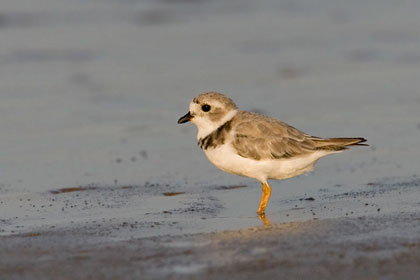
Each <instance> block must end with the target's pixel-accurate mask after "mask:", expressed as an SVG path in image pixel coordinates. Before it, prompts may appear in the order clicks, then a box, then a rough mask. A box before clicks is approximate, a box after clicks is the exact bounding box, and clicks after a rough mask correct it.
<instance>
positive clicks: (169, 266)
mask: <svg viewBox="0 0 420 280" xmlns="http://www.w3.org/2000/svg"><path fill="white" fill-rule="evenodd" d="M388 181H390V179H388ZM419 186H420V180H419V179H418V178H415V177H413V178H411V179H410V180H409V181H400V180H394V181H393V182H392V183H388V184H386V183H384V182H376V183H370V184H369V185H367V186H365V189H366V190H365V191H360V192H343V193H341V194H336V195H332V196H331V195H322V196H318V197H316V198H312V197H310V198H301V199H299V200H295V201H287V202H284V204H286V205H285V207H286V208H287V209H284V210H282V211H279V212H276V213H272V212H271V213H270V211H269V213H268V215H267V217H266V218H267V220H265V221H259V220H258V219H257V216H256V215H254V216H252V217H222V216H221V215H220V213H223V207H222V206H221V203H220V197H223V196H225V195H226V192H240V191H241V189H244V188H246V186H232V187H227V186H220V187H215V188H212V191H209V192H208V193H204V194H201V198H200V199H198V201H200V202H197V196H196V195H194V194H186V193H183V192H166V193H159V192H158V193H150V194H149V195H150V197H149V198H148V199H151V200H152V201H154V203H157V204H159V205H165V206H166V207H156V209H159V210H158V211H157V212H153V213H143V214H142V215H141V214H140V213H141V210H140V209H139V210H138V211H136V212H135V213H132V212H130V209H131V210H132V206H130V200H131V199H132V197H133V196H134V197H136V194H135V193H133V191H134V192H136V191H135V189H138V190H137V191H138V192H141V193H142V194H144V193H145V191H144V187H128V186H127V187H125V188H121V189H117V188H113V189H106V190H101V189H100V188H99V187H95V188H93V187H91V188H85V189H83V190H81V189H78V190H64V191H61V192H59V191H54V192H50V193H44V194H43V196H44V197H45V199H46V200H48V199H50V201H51V204H52V206H49V207H53V208H60V207H63V208H64V209H65V210H62V212H65V213H67V214H60V213H56V214H55V217H56V220H55V224H54V225H52V226H51V224H52V223H53V222H52V221H51V220H50V219H49V218H48V216H47V215H43V217H44V219H45V221H43V220H42V219H38V220H37V222H38V224H37V225H36V226H35V225H28V224H25V223H22V222H20V223H19V222H18V221H16V220H19V219H20V218H16V220H14V219H13V218H11V219H9V220H7V219H6V220H2V228H6V229H9V230H10V229H12V228H13V229H15V227H14V225H16V224H20V225H22V224H23V225H24V226H22V227H28V226H31V227H32V228H33V229H36V230H33V231H28V232H25V233H17V234H14V230H11V231H10V232H7V230H6V231H4V230H3V234H2V236H0V259H1V262H0V273H1V275H2V279H75V278H77V279H116V278H118V279H138V278H139V277H140V278H141V279H249V278H257V277H269V278H273V277H281V278H283V277H284V278H287V279H302V278H306V277H315V278H323V279H325V278H328V279H354V278H357V279H397V278H398V279H401V278H402V279H404V278H410V277H413V276H414V275H417V274H418V273H419V272H420V266H419V264H420V253H419V252H420V250H419V249H420V214H419V211H418V209H419V202H418V197H419V196H420V188H419ZM149 188H150V187H149ZM98 189H99V190H98ZM77 192H80V193H82V192H84V193H85V195H84V199H87V200H88V201H92V200H94V201H101V202H103V203H98V205H92V204H90V203H85V202H84V203H80V204H81V205H80V204H78V202H77V201H78V199H77V197H78V196H77V195H75V194H74V193H77ZM108 192H109V193H108ZM125 192H129V193H127V194H126V193H125ZM60 196H62V197H60ZM155 196H156V197H155ZM177 196H178V197H181V196H186V197H185V198H184V199H180V198H177V199H176V202H177V203H178V204H176V203H175V204H176V205H174V206H176V207H175V208H170V207H169V208H168V205H171V203H168V201H170V200H175V198H176V197H177ZM206 197H207V198H206ZM108 199H110V201H109V200H108ZM19 200H20V199H19ZM85 201H86V200H85ZM116 201H118V204H117V205H115V204H114V205H112V204H110V202H116ZM181 201H182V203H180V202H181ZM7 203H10V200H4V199H2V200H1V204H6V207H7V208H9V206H10V205H12V204H13V203H10V205H7ZM21 204H28V203H27V202H25V203H21ZM31 204H32V205H35V207H34V208H35V209H34V210H36V211H37V212H39V211H40V210H41V209H43V208H44V207H43V205H44V204H43V205H39V204H36V202H32V203H30V205H31ZM95 204H96V203H95ZM63 205H66V206H63ZM28 207H32V206H28ZM47 207H48V206H47ZM24 208H25V207H24ZM78 208H82V209H81V210H76V209H78ZM95 208H97V209H95ZM108 208H112V210H113V211H112V213H111V212H106V209H108ZM149 208H150V207H149ZM87 209H89V210H87ZM164 209H165V210H164ZM71 211H82V212H83V213H84V214H83V215H81V214H80V217H79V218H78V219H77V218H75V217H77V216H79V215H75V214H74V213H73V214H70V212H71ZM12 212H13V213H16V211H12ZM33 212H35V211H33ZM44 213H45V212H44ZM98 213H101V214H98ZM86 214H89V215H88V216H87V215H86ZM66 215H67V216H68V217H71V220H68V219H66V218H65V216H66ZM59 218H61V219H62V222H61V223H57V219H59ZM34 220H36V219H35V218H34V217H27V223H30V222H31V221H34ZM298 220H303V221H301V222H299V221H298ZM226 222H228V223H229V224H226ZM256 222H258V225H255V226H251V227H249V225H250V224H253V223H256ZM270 222H271V224H269V223H270ZM232 223H233V224H234V225H232ZM41 224H44V225H43V226H41ZM268 224H269V225H268ZM16 227H17V228H16V229H15V230H16V231H19V227H18V226H16ZM232 227H240V228H243V229H239V230H233V231H232V230H227V231H226V230H223V229H229V228H232ZM212 231H213V233H203V232H212ZM197 232H201V233H197Z"/></svg>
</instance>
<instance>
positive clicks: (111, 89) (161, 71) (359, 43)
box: [0, 0, 420, 239]
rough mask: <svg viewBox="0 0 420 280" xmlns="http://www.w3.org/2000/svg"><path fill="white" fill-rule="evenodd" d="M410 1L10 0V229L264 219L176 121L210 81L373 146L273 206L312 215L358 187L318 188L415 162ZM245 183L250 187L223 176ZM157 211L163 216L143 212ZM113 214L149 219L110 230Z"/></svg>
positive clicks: (1, 192) (417, 165)
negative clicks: (69, 190)
mask: <svg viewBox="0 0 420 280" xmlns="http://www.w3.org/2000/svg"><path fill="white" fill-rule="evenodd" d="M419 11H420V3H419V2H417V1H405V2H403V3H401V2H399V3H396V2H394V1H383V0H380V1H379V0H378V1H371V2H370V4H366V3H364V2H361V1H356V2H355V1H353V2H348V1H347V2H344V1H338V2H337V1H330V0H322V1H317V2H316V3H315V2H313V1H309V0H307V1H293V2H292V1H259V2H258V4H256V3H255V2H254V1H240V2H239V1H228V2H227V1H111V0H108V1H94V0H88V1H85V0H83V1H81V0H79V1H71V3H70V2H68V1H64V0H61V1H56V0H55V1H52V0H46V1H33V0H32V1H26V3H25V5H23V3H22V2H21V1H20V2H19V3H18V2H16V1H4V2H3V3H2V12H1V13H0V31H1V32H2V40H1V43H0V132H1V141H0V200H1V202H2V203H1V204H0V212H1V213H2V219H3V220H2V226H1V228H2V233H3V234H13V233H16V232H25V231H31V230H34V229H37V228H39V227H40V228H44V227H67V226H71V225H70V224H69V221H73V223H76V224H78V225H80V224H83V223H90V222H93V221H102V220H103V219H114V220H112V221H109V220H105V221H104V222H103V224H106V226H107V227H108V226H109V227H110V228H111V229H110V231H109V233H108V234H106V236H109V237H115V238H118V239H125V238H130V237H137V236H153V235H156V234H177V233H180V232H204V231H214V230H220V229H235V228H242V227H247V226H253V225H257V224H260V221H259V220H258V219H257V217H256V214H255V209H256V207H257V205H258V202H259V197H260V185H259V183H258V182H256V181H254V180H251V179H246V178H241V177H237V176H233V175H229V174H224V173H223V172H221V171H219V170H217V169H216V168H215V167H213V166H212V165H211V164H210V163H209V162H208V161H207V159H206V158H205V156H204V155H203V153H202V152H201V151H200V149H199V148H198V147H197V146H196V139H195V137H196V136H195V133H196V130H195V128H194V127H193V125H192V124H186V125H182V126H180V125H177V124H176V121H177V119H178V118H179V117H180V116H181V115H183V114H184V113H185V112H186V111H187V108H188V103H189V101H190V100H191V98H192V97H193V96H194V95H196V94H197V93H199V92H203V91H209V90H216V91H221V92H224V93H226V94H228V95H230V96H231V97H232V98H233V99H234V100H235V101H236V102H237V104H238V106H239V107H240V108H241V109H247V110H257V111H260V112H263V113H265V114H267V115H270V116H274V117H277V118H280V119H282V120H284V121H286V122H288V123H290V124H292V125H293V126H295V127H297V128H299V129H301V130H303V131H305V132H307V133H310V134H313V135H318V136H326V137H334V136H352V137H353V136H362V137H366V138H367V139H368V142H369V144H370V147H368V148H363V147H360V148H354V149H352V150H351V151H346V152H344V153H342V154H339V155H334V156H330V157H329V158H325V159H322V160H321V161H320V162H319V163H318V164H317V166H316V168H315V172H314V173H311V174H308V175H306V176H300V177H298V178H293V179H290V180H287V181H282V182H279V181H277V182H272V187H273V194H272V198H271V201H270V204H269V206H268V209H267V211H268V213H267V214H268V215H269V216H270V218H271V219H272V220H273V221H275V222H282V221H294V220H306V219H312V218H313V217H312V216H313V215H312V213H310V212H311V211H309V210H308V209H310V207H312V206H310V205H312V203H314V205H315V206H314V207H315V208H316V209H322V207H323V206H326V207H330V208H331V209H335V210H331V211H330V212H327V211H317V213H316V215H319V216H320V217H321V218H322V217H340V216H345V215H346V213H347V215H350V212H352V211H353V213H355V209H358V206H357V204H355V202H354V201H352V200H346V202H345V204H344V205H343V204H341V202H339V201H337V202H334V201H335V200H334V201H331V199H330V200H328V201H329V203H332V205H331V204H329V203H327V204H324V202H323V199H324V197H333V196H334V195H341V194H343V193H351V192H361V191H362V192H363V191H366V189H369V186H371V185H369V184H370V183H377V182H380V183H385V184H388V185H390V184H392V182H393V181H395V180H396V181H398V182H406V181H413V180H414V181H415V180H416V176H420V174H419V170H420V161H419V156H420V152H419V149H418V148H417V145H418V142H419V139H420V110H419V108H420V92H419V88H420V87H419V86H420V81H419V78H418V77H419V75H418V73H419V71H418V70H419V67H420V39H419V38H420V37H419V36H418V35H419V32H418V30H420V21H419V20H418V14H419ZM413 178H414V179H413ZM88 185H93V186H95V189H94V190H88V191H83V192H78V193H77V194H78V196H76V192H74V193H63V194H57V195H54V194H51V193H50V192H51V191H54V190H59V189H62V188H73V187H79V186H88ZM237 185H246V186H247V187H244V188H238V189H232V190H220V189H218V187H220V186H237ZM124 186H128V187H130V188H127V189H124V188H123V187H124ZM414 186H415V185H414ZM111 189H117V190H118V191H112V190H111ZM146 189H152V190H150V191H146ZM170 191H173V192H185V194H183V195H177V196H173V197H165V196H163V195H162V194H163V193H165V192H170ZM411 191H412V192H413V193H416V188H415V187H414V188H413V189H411V190H410V192H411ZM55 197H56V200H55V201H52V199H53V198H55ZM308 197H314V198H315V201H314V202H310V201H305V200H303V201H300V200H299V199H301V198H308ZM28 199H30V201H32V202H33V203H32V205H31V203H28V202H29V201H28ZM372 199H373V201H372V203H373V204H376V205H380V206H379V207H378V208H381V209H384V207H383V206H381V205H387V206H388V208H387V209H389V211H398V209H399V208H398V207H397V206H395V204H394V203H393V201H392V200H390V199H391V198H386V196H385V198H384V197H381V198H378V200H375V198H372ZM404 199H405V196H404ZM407 199H408V198H407ZM85 200H88V202H87V204H86V206H83V205H85V202H84V201H85ZM101 201H102V202H103V203H100V202H101ZM334 203H336V204H334ZM346 203H347V204H348V205H347V204H346ZM367 203H368V202H367ZM413 203H414V202H413ZM50 204H51V205H53V206H48V205H50ZM93 204H95V207H93V206H92V205H93ZM102 204H103V205H102ZM71 205H75V208H71V207H70V206H71ZM89 205H91V206H92V207H89ZM295 205H298V207H295ZM302 205H303V206H302ZM308 205H309V206H308ZM346 205H347V206H346ZM42 206H44V207H42ZM336 206H337V207H336ZM302 207H303V208H305V209H306V210H302V209H300V210H299V209H298V210H291V209H293V208H302ZM375 207H376V206H375ZM413 207H414V208H412V209H411V210H413V209H416V208H415V207H418V206H414V204H413ZM63 208H64V210H62V209H63ZM75 209H76V210H75ZM174 209H175V210H176V209H178V211H179V212H178V214H177V215H175V216H176V217H175V218H173V216H172V215H171V214H168V213H163V211H171V210H174ZM191 209H194V211H192V212H196V211H198V212H199V214H193V215H190V214H188V213H190V212H191ZM362 209H365V208H362ZM372 209H373V210H372V213H373V212H375V211H377V210H376V208H372ZM301 210H302V211H301ZM183 211H184V212H183ZM200 211H201V212H200ZM369 211H370V210H369ZM369 211H367V212H369ZM382 211H383V210H382ZM303 212H305V213H303ZM362 212H363V211H362ZM147 213H149V214H147ZM150 213H152V214H150ZM153 213H155V214H156V213H158V214H156V215H155V216H153ZM330 213H332V214H330ZM369 213H371V212H369ZM287 214H289V216H287ZM359 214H363V213H359ZM365 214H367V213H365ZM156 217H158V218H156ZM202 218H204V219H202ZM206 219H213V220H212V221H214V223H208V222H207V221H206ZM156 220H158V221H159V222H162V223H164V224H165V225H166V224H167V226H160V227H157V228H159V229H160V230H159V231H158V230H154V229H153V228H150V227H149V226H150V225H152V223H153V222H155V221H156ZM191 220H193V222H191ZM114 222H115V223H116V224H118V225H120V224H121V225H122V223H123V222H127V223H129V224H132V223H135V222H137V223H142V224H143V225H147V226H144V227H140V226H139V227H138V228H141V230H137V231H136V230H133V231H132V232H131V233H130V232H128V233H127V232H124V233H118V231H113V230H112V225H113V223H114ZM172 222H176V223H178V226H172ZM175 225H176V224H175ZM133 227H134V228H135V226H133ZM145 228H148V229H147V230H146V229H145ZM116 232H117V233H116Z"/></svg>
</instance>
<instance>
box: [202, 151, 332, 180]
mask: <svg viewBox="0 0 420 280" xmlns="http://www.w3.org/2000/svg"><path fill="white" fill-rule="evenodd" d="M204 153H205V154H206V156H207V158H208V159H209V160H210V162H211V163H213V164H214V165H215V166H217V167H218V168H220V169H221V170H223V171H225V172H228V173H232V174H236V175H240V176H245V177H250V178H255V179H257V180H259V181H260V182H266V181H267V179H287V178H291V177H294V176H297V175H300V174H302V173H304V172H307V171H310V170H312V168H313V165H314V164H315V163H316V161H317V160H318V159H320V158H321V157H323V156H326V155H328V154H331V153H335V152H331V151H317V152H314V153H313V154H309V155H305V156H301V157H295V158H291V159H276V160H253V159H249V158H244V157H241V156H240V155H238V154H237V153H236V152H235V150H234V149H233V147H232V146H231V145H229V144H224V145H221V146H219V147H217V148H215V149H207V150H205V151H204Z"/></svg>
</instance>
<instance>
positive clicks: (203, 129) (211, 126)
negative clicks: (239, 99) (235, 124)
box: [197, 110, 238, 141]
mask: <svg viewBox="0 0 420 280" xmlns="http://www.w3.org/2000/svg"><path fill="white" fill-rule="evenodd" d="M237 113H238V110H232V111H230V112H229V113H227V114H226V115H225V116H224V117H223V118H222V119H221V120H220V121H218V122H211V123H206V124H203V125H198V124H197V128H198V133H197V140H198V141H200V139H204V138H205V137H206V136H208V135H209V134H211V133H212V132H214V131H216V130H217V129H218V128H219V127H221V126H222V125H224V124H225V123H226V122H228V121H230V120H231V119H232V118H233V117H234V116H235V115H236V114H237Z"/></svg>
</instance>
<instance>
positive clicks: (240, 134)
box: [232, 111, 316, 160]
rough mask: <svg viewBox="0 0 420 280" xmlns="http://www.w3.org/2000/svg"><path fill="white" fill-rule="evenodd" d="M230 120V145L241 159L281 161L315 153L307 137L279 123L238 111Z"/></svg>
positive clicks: (309, 138)
mask: <svg viewBox="0 0 420 280" xmlns="http://www.w3.org/2000/svg"><path fill="white" fill-rule="evenodd" d="M234 121H235V123H234V129H233V141H232V145H233V147H234V148H235V149H236V151H237V152H238V154H239V155H241V156H242V157H246V158H252V159H255V160H265V159H281V158H291V157H295V156H300V155H304V154H307V153H310V152H313V151H314V150H316V146H315V143H314V141H313V140H311V136H309V135H306V134H305V133H303V132H301V131H299V130H298V129H296V128H294V127H292V126H290V125H288V124H286V123H284V122H281V121H279V120H276V119H273V118H269V117H265V116H262V115H259V114H255V113H250V112H245V111H241V112H239V113H238V115H237V116H235V118H234Z"/></svg>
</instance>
